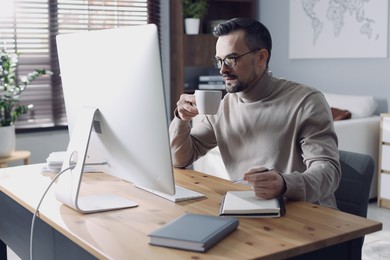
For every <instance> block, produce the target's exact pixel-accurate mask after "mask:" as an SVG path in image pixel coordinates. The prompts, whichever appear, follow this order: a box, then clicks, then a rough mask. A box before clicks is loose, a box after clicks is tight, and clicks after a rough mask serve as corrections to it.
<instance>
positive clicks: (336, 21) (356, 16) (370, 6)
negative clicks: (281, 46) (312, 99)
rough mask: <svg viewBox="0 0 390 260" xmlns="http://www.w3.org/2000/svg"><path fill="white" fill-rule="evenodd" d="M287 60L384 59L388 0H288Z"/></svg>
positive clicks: (385, 55) (385, 54) (385, 53)
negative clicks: (288, 58)
mask: <svg viewBox="0 0 390 260" xmlns="http://www.w3.org/2000/svg"><path fill="white" fill-rule="evenodd" d="M289 2H290V24H289V25H290V31H289V33H290V35H289V57H290V59H311V58H386V57H387V49H388V47H387V30H388V29H387V26H388V0H290V1H289Z"/></svg>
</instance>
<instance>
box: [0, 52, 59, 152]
mask: <svg viewBox="0 0 390 260" xmlns="http://www.w3.org/2000/svg"><path fill="white" fill-rule="evenodd" d="M18 62H19V61H18V54H17V53H9V52H7V50H6V49H5V48H1V50H0V157H7V156H9V155H10V154H11V153H12V152H13V151H14V150H15V127H14V123H15V121H16V119H17V118H18V117H19V116H20V115H22V114H25V113H26V112H27V111H28V107H27V106H24V105H20V104H19V97H20V95H21V94H22V92H23V91H24V90H25V89H26V87H27V86H28V85H29V84H30V83H31V81H33V80H35V79H37V78H38V77H40V76H41V75H45V74H48V75H51V74H52V73H51V72H50V71H48V70H44V69H37V70H35V71H33V72H31V73H29V74H28V75H27V76H23V77H20V78H18V76H17V73H16V68H17V66H18Z"/></svg>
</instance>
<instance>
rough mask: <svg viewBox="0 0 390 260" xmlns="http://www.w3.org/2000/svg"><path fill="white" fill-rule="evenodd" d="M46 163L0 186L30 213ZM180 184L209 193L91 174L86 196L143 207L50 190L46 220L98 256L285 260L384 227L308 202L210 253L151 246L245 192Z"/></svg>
mask: <svg viewBox="0 0 390 260" xmlns="http://www.w3.org/2000/svg"><path fill="white" fill-rule="evenodd" d="M42 167H43V164H36V165H28V166H18V167H10V168H5V169H1V170H0V190H1V191H2V192H4V193H5V194H7V195H8V196H9V197H11V198H12V199H14V200H15V201H17V202H18V203H19V204H21V205H22V206H23V207H25V208H27V209H28V210H30V211H31V212H34V211H35V208H36V206H37V205H38V202H39V200H40V198H41V196H42V195H43V193H44V191H45V190H46V187H47V186H48V185H49V183H50V182H51V180H52V179H53V178H54V176H55V175H53V174H49V173H41V168H42ZM175 178H176V181H177V183H178V184H179V185H181V186H183V187H186V188H190V189H193V190H196V191H199V192H201V193H204V194H205V195H206V196H207V198H203V199H196V200H191V201H184V202H179V203H173V202H170V201H168V200H165V199H163V198H160V197H158V196H156V195H153V194H151V193H149V192H146V191H144V190H141V189H138V188H135V187H134V186H133V185H132V184H131V183H128V182H125V181H122V180H120V179H117V178H116V177H113V176H109V175H106V174H103V173H88V174H85V177H84V179H83V184H82V187H81V192H82V194H88V195H91V194H97V193H107V192H109V193H115V194H118V195H121V196H123V197H126V198H129V199H131V200H134V201H137V202H138V203H139V206H138V207H136V208H130V209H122V210H115V211H109V212H102V213H94V214H81V213H78V212H76V211H74V210H72V209H70V208H68V207H67V206H65V205H63V204H61V203H60V202H58V201H57V200H56V199H55V185H54V186H53V187H52V188H51V189H50V190H49V192H48V193H47V195H46V197H45V199H44V201H43V203H42V205H41V208H40V213H39V217H40V218H41V219H42V220H43V221H45V222H47V223H48V224H49V225H51V226H52V227H54V228H55V229H57V230H58V231H59V232H61V233H62V234H64V235H65V236H66V237H68V238H69V239H71V240H72V241H74V242H76V243H77V244H78V245H80V246H81V247H82V248H84V249H86V250H87V251H88V252H90V253H91V254H93V255H94V256H96V257H97V258H99V259H130V258H134V259H138V258H142V259H148V258H153V259H203V258H207V259H221V258H225V259H226V258H231V259H248V258H251V259H253V258H264V259H274V258H286V257H291V256H295V255H299V254H302V253H305V252H309V251H312V250H316V249H320V248H323V247H325V246H329V245H333V244H337V243H340V242H344V241H347V240H351V239H354V238H357V237H360V236H364V235H365V234H368V233H372V232H375V231H378V230H381V229H382V224H381V223H380V222H377V221H373V220H369V219H365V218H360V217H357V216H354V215H350V214H347V213H343V212H340V211H337V210H334V209H329V208H325V207H321V206H317V205H314V204H311V203H307V202H287V203H286V210H287V212H286V215H285V216H284V217H281V218H274V219H240V225H239V227H238V229H237V230H236V231H234V232H233V233H232V234H231V235H229V236H228V237H227V238H225V239H224V240H222V241H221V242H220V243H218V244H217V245H216V246H214V247H213V248H211V249H210V250H209V251H207V253H206V254H204V253H196V252H190V251H184V250H177V249H168V248H163V247H156V246H151V245H149V244H148V242H149V237H148V234H149V233H150V232H152V231H153V230H155V229H157V228H159V227H161V226H162V225H164V224H165V223H167V222H169V221H171V220H172V219H174V218H176V217H178V216H180V215H181V214H183V213H185V212H192V213H199V214H209V215H218V213H219V208H220V203H221V198H222V196H223V195H224V194H225V193H226V191H228V190H246V189H248V187H247V186H244V185H237V184H232V183H231V182H229V181H226V180H222V179H219V178H216V177H213V176H210V175H207V174H202V173H198V172H195V171H191V170H180V169H175Z"/></svg>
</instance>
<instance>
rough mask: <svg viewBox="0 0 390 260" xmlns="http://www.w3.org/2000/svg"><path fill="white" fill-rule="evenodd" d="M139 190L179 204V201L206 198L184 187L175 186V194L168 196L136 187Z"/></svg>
mask: <svg viewBox="0 0 390 260" xmlns="http://www.w3.org/2000/svg"><path fill="white" fill-rule="evenodd" d="M136 187H138V188H140V189H143V190H146V191H149V192H151V193H153V194H155V195H158V196H160V197H162V198H164V199H167V200H170V201H173V202H179V201H184V200H192V199H198V198H203V197H206V196H205V195H204V194H202V193H199V192H196V191H193V190H190V189H186V188H184V187H181V186H178V185H175V190H176V193H175V195H169V194H166V193H163V192H159V191H156V190H153V189H149V188H145V187H142V186H136Z"/></svg>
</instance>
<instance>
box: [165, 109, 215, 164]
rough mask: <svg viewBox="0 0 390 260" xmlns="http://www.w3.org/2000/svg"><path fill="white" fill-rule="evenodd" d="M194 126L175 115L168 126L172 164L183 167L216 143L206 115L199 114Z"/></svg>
mask: <svg viewBox="0 0 390 260" xmlns="http://www.w3.org/2000/svg"><path fill="white" fill-rule="evenodd" d="M199 117H202V119H197V120H196V121H197V122H198V123H197V124H196V126H194V127H192V128H191V123H190V122H187V121H183V120H181V119H180V118H178V117H176V116H175V118H174V119H173V120H172V122H171V124H170V126H169V136H170V145H171V152H172V161H173V166H174V167H178V168H185V167H188V166H189V165H191V164H192V163H193V162H194V161H195V160H197V159H198V158H199V157H201V156H203V155H205V154H206V153H207V151H209V150H210V149H212V148H214V147H215V146H216V145H217V143H216V140H215V135H214V131H213V130H212V127H211V124H210V122H209V120H208V118H207V117H206V116H199Z"/></svg>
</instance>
